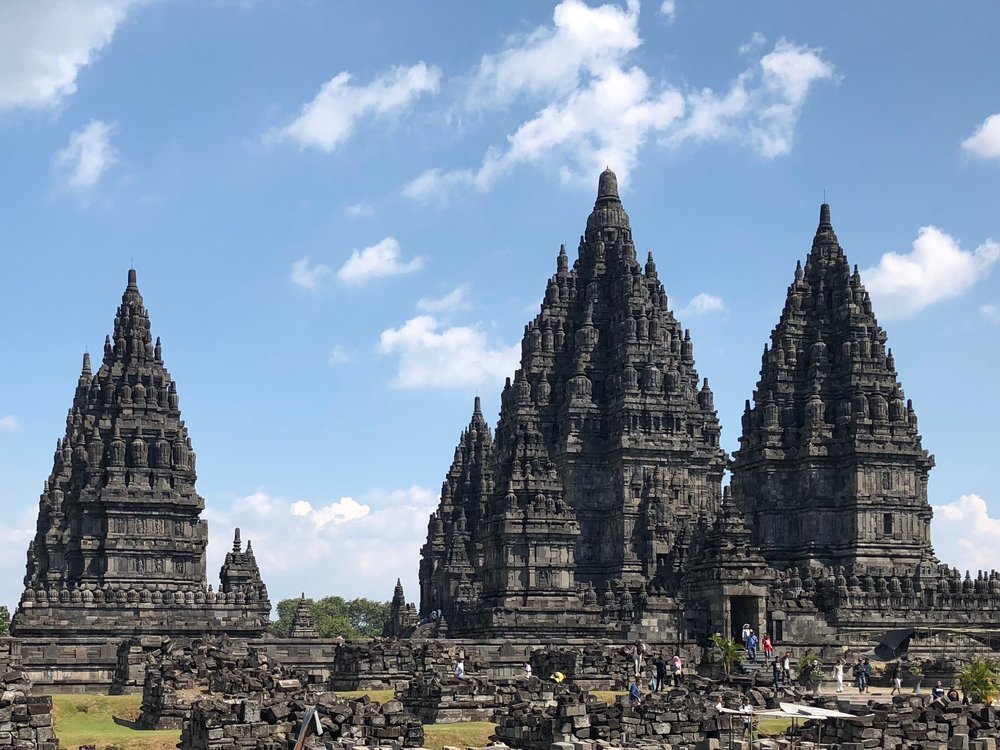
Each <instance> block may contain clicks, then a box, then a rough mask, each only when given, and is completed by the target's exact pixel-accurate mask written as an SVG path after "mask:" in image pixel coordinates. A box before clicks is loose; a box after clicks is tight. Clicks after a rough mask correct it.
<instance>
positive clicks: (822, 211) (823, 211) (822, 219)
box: [819, 203, 833, 229]
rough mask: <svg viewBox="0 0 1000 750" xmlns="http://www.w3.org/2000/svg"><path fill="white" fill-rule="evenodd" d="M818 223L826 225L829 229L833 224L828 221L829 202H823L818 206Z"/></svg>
mask: <svg viewBox="0 0 1000 750" xmlns="http://www.w3.org/2000/svg"><path fill="white" fill-rule="evenodd" d="M819 225H820V226H821V227H824V226H827V227H830V228H831V229H832V228H833V224H832V223H831V222H830V204H829V203H824V204H823V205H821V206H820V207H819Z"/></svg>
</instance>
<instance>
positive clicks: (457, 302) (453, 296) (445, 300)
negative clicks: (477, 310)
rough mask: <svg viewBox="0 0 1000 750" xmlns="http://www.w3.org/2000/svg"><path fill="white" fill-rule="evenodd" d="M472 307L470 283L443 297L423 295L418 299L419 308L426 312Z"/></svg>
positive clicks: (444, 311) (442, 311) (443, 311)
mask: <svg viewBox="0 0 1000 750" xmlns="http://www.w3.org/2000/svg"><path fill="white" fill-rule="evenodd" d="M470 307H472V303H471V302H470V301H469V285H468V284H462V285H461V286H457V287H455V289H454V290H452V291H451V292H449V293H448V294H446V295H444V296H443V297H437V298H434V297H423V298H421V299H420V300H418V301H417V309H418V310H420V311H421V312H426V313H449V312H456V311H458V310H468V309H469V308H470Z"/></svg>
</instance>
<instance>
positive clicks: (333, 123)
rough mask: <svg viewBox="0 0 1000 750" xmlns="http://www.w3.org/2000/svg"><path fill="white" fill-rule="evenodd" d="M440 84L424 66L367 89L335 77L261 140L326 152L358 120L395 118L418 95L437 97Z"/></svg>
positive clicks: (392, 73)
mask: <svg viewBox="0 0 1000 750" xmlns="http://www.w3.org/2000/svg"><path fill="white" fill-rule="evenodd" d="M440 80H441V71H440V70H439V69H438V68H435V67H428V66H427V65H425V64H424V63H423V62H418V63H417V64H416V65H413V66H410V67H408V68H407V67H403V66H397V67H395V68H392V69H391V70H389V71H387V72H385V73H383V74H382V75H380V76H378V77H377V78H376V79H375V80H373V81H372V82H371V83H369V84H368V85H366V86H355V85H353V84H351V74H350V73H348V72H346V71H345V72H342V73H338V74H337V75H335V76H334V77H333V78H331V79H330V80H329V81H327V82H326V83H324V84H323V86H322V87H321V88H320V90H319V93H317V94H316V97H315V98H314V99H313V100H312V101H311V102H309V103H308V104H306V105H305V106H304V107H303V108H302V113H301V114H300V115H299V116H298V118H296V119H295V120H294V121H293V122H291V123H289V124H288V125H286V126H284V127H282V128H277V129H275V130H271V131H270V132H268V133H267V134H266V135H265V141H269V142H283V141H293V142H294V143H297V144H298V145H299V146H300V147H301V148H307V147H312V148H317V149H319V150H320V151H323V152H325V153H330V152H332V151H333V150H334V149H335V148H337V146H339V145H340V144H341V143H343V142H344V141H346V140H347V139H348V138H349V137H350V136H351V134H352V132H353V131H354V129H355V127H357V126H358V125H359V124H360V123H361V122H362V121H365V120H367V121H372V120H375V119H379V118H387V117H392V116H396V115H399V114H400V113H401V112H403V111H404V110H406V109H407V108H408V107H410V106H411V105H412V104H413V103H414V102H415V101H416V100H417V99H418V98H419V97H420V96H421V95H422V94H435V93H437V91H438V87H439V84H440Z"/></svg>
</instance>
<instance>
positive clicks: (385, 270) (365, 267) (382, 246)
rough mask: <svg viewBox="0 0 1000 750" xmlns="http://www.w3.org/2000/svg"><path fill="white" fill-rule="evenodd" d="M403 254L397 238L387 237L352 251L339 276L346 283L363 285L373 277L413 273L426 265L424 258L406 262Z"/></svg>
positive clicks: (339, 271) (338, 272)
mask: <svg viewBox="0 0 1000 750" xmlns="http://www.w3.org/2000/svg"><path fill="white" fill-rule="evenodd" d="M401 255H402V253H401V248H400V247H399V242H398V241H397V240H396V238H395V237H386V238H385V239H383V240H381V241H380V242H378V243H376V244H374V245H372V246H371V247H366V248H365V249H364V250H355V251H354V252H352V253H351V257H350V258H348V259H347V260H346V261H345V262H344V265H342V266H341V267H340V269H339V270H338V271H337V278H338V279H340V280H341V281H342V282H344V283H345V284H353V285H361V284H365V283H367V282H369V281H371V280H372V279H378V278H382V277H385V276H398V275H399V274H404V273H412V272H413V271H416V270H418V269H420V268H422V267H423V265H424V259H423V258H413V259H412V260H408V261H406V262H404V261H403V259H402V257H401Z"/></svg>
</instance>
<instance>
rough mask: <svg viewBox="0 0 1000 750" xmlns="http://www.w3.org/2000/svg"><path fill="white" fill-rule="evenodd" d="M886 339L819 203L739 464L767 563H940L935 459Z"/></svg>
mask: <svg viewBox="0 0 1000 750" xmlns="http://www.w3.org/2000/svg"><path fill="white" fill-rule="evenodd" d="M885 345H886V335H885V332H884V331H883V330H882V329H881V328H880V327H879V325H878V322H877V321H876V319H875V314H874V312H873V311H872V304H871V299H870V298H869V296H868V292H867V291H866V290H865V288H864V286H863V285H862V283H861V276H860V274H859V273H858V270H857V267H856V266H855V268H854V270H853V272H852V270H851V267H850V265H849V264H848V261H847V257H846V255H845V254H844V251H843V249H842V248H841V247H840V244H839V243H838V241H837V235H836V234H835V233H834V231H833V225H832V224H831V223H830V207H829V206H828V205H826V204H824V205H823V206H822V207H821V209H820V220H819V228H818V229H817V230H816V236H815V238H814V239H813V244H812V250H811V251H810V253H809V256H808V258H807V259H806V264H805V268H803V267H802V266H801V265H799V266H797V267H796V269H795V279H794V280H793V282H792V284H791V286H789V288H788V297H787V300H786V302H785V307H784V310H783V311H782V313H781V319H780V320H779V321H778V325H777V326H775V328H774V330H773V331H772V332H771V342H770V346H768V345H765V346H764V356H763V360H762V363H761V371H760V380H759V381H758V383H757V388H756V390H755V391H754V394H753V404H751V403H750V402H749V401H747V404H746V410H745V412H744V414H743V434H742V437H741V438H740V449H739V451H737V453H736V454H735V456H734V461H733V466H732V471H733V480H732V484H733V490H734V494H735V495H736V496H737V498H738V500H740V501H741V502H742V504H743V508H744V511H745V513H746V515H747V519H748V521H749V525H750V528H751V529H752V530H753V541H754V543H755V544H756V545H758V546H759V547H760V549H761V551H762V552H763V554H764V557H765V558H766V559H767V561H768V562H769V563H770V564H771V565H772V566H774V567H777V568H786V567H796V568H799V567H802V566H815V565H817V564H818V565H823V566H831V567H841V566H842V567H845V568H847V569H853V570H854V571H855V572H856V573H857V574H858V575H862V574H864V573H866V572H872V573H876V574H878V572H879V571H882V572H886V573H888V571H891V570H893V569H895V570H896V571H898V572H900V573H902V572H903V571H908V572H910V573H912V571H913V570H914V569H915V568H916V567H917V566H918V565H920V564H921V563H928V564H931V563H936V560H935V559H934V555H933V551H932V549H931V545H930V522H931V512H932V511H931V508H930V505H929V504H928V502H927V475H928V472H929V471H930V469H931V468H932V467H933V466H934V458H933V456H930V455H928V453H927V451H925V450H924V449H923V447H922V445H921V439H920V435H919V433H918V432H917V417H916V414H915V413H914V411H913V404H912V402H910V401H908V400H906V399H905V398H904V396H903V389H902V387H901V385H900V383H899V381H898V379H897V375H896V365H895V360H894V359H893V356H892V350H891V349H888V350H887V349H886V346H885Z"/></svg>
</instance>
